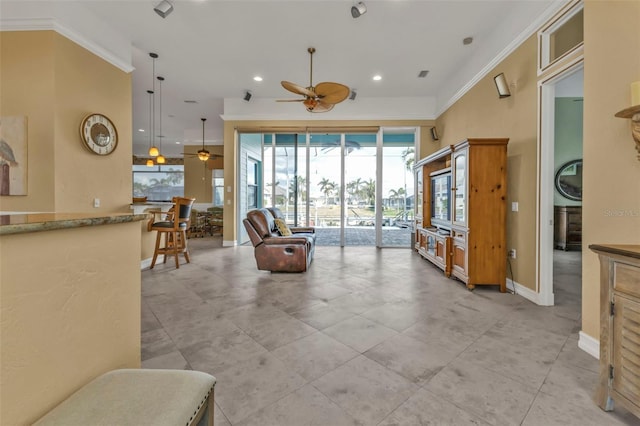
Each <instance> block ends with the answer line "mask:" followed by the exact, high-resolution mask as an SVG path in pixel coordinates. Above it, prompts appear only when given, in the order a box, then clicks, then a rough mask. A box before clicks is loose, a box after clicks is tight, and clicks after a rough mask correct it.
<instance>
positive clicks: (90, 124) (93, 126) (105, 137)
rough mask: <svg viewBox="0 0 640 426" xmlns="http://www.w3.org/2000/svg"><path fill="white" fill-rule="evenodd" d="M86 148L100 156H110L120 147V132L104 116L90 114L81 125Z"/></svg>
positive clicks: (81, 133) (81, 134)
mask: <svg viewBox="0 0 640 426" xmlns="http://www.w3.org/2000/svg"><path fill="white" fill-rule="evenodd" d="M80 137H81V138H82V142H83V143H84V146H85V147H87V149H89V150H90V151H91V152H93V153H94V154H98V155H109V154H111V153H112V152H113V151H114V150H115V149H116V146H118V131H117V130H116V126H114V124H113V122H112V121H111V120H109V118H108V117H107V116H105V115H102V114H89V115H87V116H86V117H85V118H84V120H82V124H81V125H80Z"/></svg>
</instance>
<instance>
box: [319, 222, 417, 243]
mask: <svg viewBox="0 0 640 426" xmlns="http://www.w3.org/2000/svg"><path fill="white" fill-rule="evenodd" d="M411 235H412V232H411V228H401V227H397V226H384V227H382V246H383V247H407V248H408V247H410V246H411V242H412V239H411ZM344 240H345V241H344V244H345V245H346V246H375V245H376V229H375V227H373V226H349V227H345V229H344ZM316 244H317V245H319V246H339V245H340V228H339V227H337V226H336V227H316Z"/></svg>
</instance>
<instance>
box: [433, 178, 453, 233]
mask: <svg viewBox="0 0 640 426" xmlns="http://www.w3.org/2000/svg"><path fill="white" fill-rule="evenodd" d="M431 225H433V226H439V227H446V228H449V227H450V226H451V170H450V169H448V171H446V172H442V173H437V174H432V175H431Z"/></svg>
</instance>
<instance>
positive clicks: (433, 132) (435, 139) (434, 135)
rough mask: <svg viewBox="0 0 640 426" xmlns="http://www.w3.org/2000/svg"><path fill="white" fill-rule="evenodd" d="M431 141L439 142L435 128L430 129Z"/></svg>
mask: <svg viewBox="0 0 640 426" xmlns="http://www.w3.org/2000/svg"><path fill="white" fill-rule="evenodd" d="M431 139H433V140H434V141H437V140H439V139H440V138H439V137H438V131H437V130H436V128H435V127H432V128H431Z"/></svg>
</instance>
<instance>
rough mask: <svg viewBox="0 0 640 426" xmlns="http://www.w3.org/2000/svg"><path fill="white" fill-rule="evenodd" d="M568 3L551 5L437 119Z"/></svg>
mask: <svg viewBox="0 0 640 426" xmlns="http://www.w3.org/2000/svg"><path fill="white" fill-rule="evenodd" d="M566 3H567V1H566V0H565V1H557V2H554V3H553V4H551V5H550V6H549V7H547V9H545V11H544V12H543V13H542V14H540V15H539V16H538V17H537V18H536V19H535V20H534V21H532V22H531V24H529V26H527V28H525V30H524V31H522V32H521V33H520V35H518V36H517V37H516V38H515V39H513V41H512V42H511V43H509V44H508V45H507V46H506V47H505V48H504V49H502V51H501V52H500V53H498V55H497V56H496V57H495V58H493V59H492V60H491V61H490V62H489V63H488V64H487V65H485V66H484V67H483V68H482V69H481V70H480V71H479V72H478V73H477V74H476V75H475V76H473V78H471V80H469V81H468V82H467V83H466V84H465V85H464V86H462V88H461V89H460V90H458V91H457V92H456V93H455V94H454V95H453V96H452V97H451V98H450V99H449V100H448V101H447V102H446V103H445V104H444V105H442V107H440V108H438V109H437V110H436V117H439V116H440V115H442V114H443V113H444V112H445V111H446V110H448V109H449V108H450V107H451V106H452V105H453V104H455V103H456V102H458V101H459V100H460V98H462V97H463V96H464V95H465V94H466V93H467V92H468V91H469V90H471V88H473V87H474V86H475V85H476V84H478V82H479V81H480V80H482V79H483V78H484V77H486V76H487V74H489V72H490V71H491V70H492V69H494V68H495V67H496V66H498V64H499V63H500V62H502V61H504V60H505V59H506V58H507V57H508V56H509V55H510V54H512V53H513V52H514V51H515V50H516V49H517V48H518V47H520V45H521V44H522V43H524V42H525V41H526V40H527V39H528V38H529V37H531V36H532V35H533V34H536V33H537V32H538V30H539V29H540V28H541V27H542V26H543V25H544V24H545V23H546V22H547V21H548V20H549V19H551V18H552V17H553V16H554V15H555V14H556V13H558V11H559V10H561V9H562V8H563V7H565V5H566Z"/></svg>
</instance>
